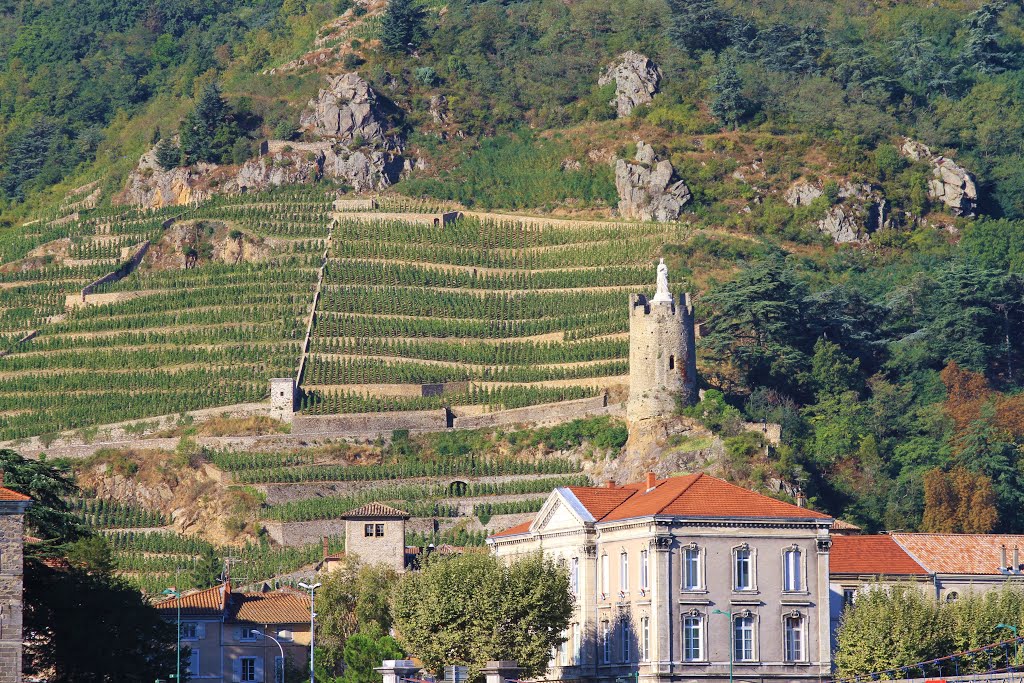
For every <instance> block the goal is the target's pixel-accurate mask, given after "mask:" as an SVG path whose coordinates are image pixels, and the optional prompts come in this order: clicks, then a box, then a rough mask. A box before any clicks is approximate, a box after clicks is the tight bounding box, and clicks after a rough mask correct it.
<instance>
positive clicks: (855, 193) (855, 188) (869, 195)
mask: <svg viewBox="0 0 1024 683" xmlns="http://www.w3.org/2000/svg"><path fill="white" fill-rule="evenodd" d="M823 194H824V189H823V188H822V187H821V186H819V185H818V184H816V183H812V182H810V181H808V180H804V179H801V180H798V181H796V182H795V183H793V184H792V185H790V187H789V189H787V190H786V192H785V194H784V195H783V197H784V198H785V200H786V203H787V204H789V205H790V206H808V205H810V204H811V202H813V201H814V200H816V199H818V198H819V197H821V196H822V195H823ZM885 207H886V201H885V197H883V196H882V194H881V193H880V192H877V191H876V190H873V189H872V188H871V186H870V185H868V184H866V183H851V182H846V183H843V184H842V185H840V186H839V192H838V193H837V202H836V204H835V205H833V206H830V207H829V208H828V210H827V211H826V212H825V216H824V217H823V218H821V219H820V220H818V223H817V225H818V229H819V230H821V231H822V232H823V233H825V234H827V235H829V236H830V237H831V238H832V241H833V242H835V243H836V244H848V243H860V244H863V243H866V242H869V241H871V233H872V232H874V231H875V230H878V229H879V228H882V227H884V226H885V225H886V223H887V220H888V218H887V216H886V215H885Z"/></svg>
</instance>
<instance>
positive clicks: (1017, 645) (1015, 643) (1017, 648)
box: [996, 624, 1020, 659]
mask: <svg viewBox="0 0 1024 683" xmlns="http://www.w3.org/2000/svg"><path fill="white" fill-rule="evenodd" d="M996 628H1005V629H1009V630H1010V632H1011V633H1012V634H1013V658H1014V659H1018V657H1019V655H1020V641H1019V640H1017V627H1016V626H1014V625H1013V624H996Z"/></svg>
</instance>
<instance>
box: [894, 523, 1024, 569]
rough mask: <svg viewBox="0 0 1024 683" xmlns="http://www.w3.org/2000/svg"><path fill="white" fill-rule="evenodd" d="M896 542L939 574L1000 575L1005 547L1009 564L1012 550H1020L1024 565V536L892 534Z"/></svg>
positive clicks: (1020, 559) (1020, 557)
mask: <svg viewBox="0 0 1024 683" xmlns="http://www.w3.org/2000/svg"><path fill="white" fill-rule="evenodd" d="M892 538H893V540H894V541H896V542H897V543H899V544H900V546H902V547H903V548H904V549H905V550H906V551H907V553H909V554H910V555H911V556H912V557H913V558H914V559H916V560H917V561H918V562H919V563H920V564H921V565H922V566H923V567H925V568H927V569H928V570H929V571H931V572H934V573H936V574H978V575H981V574H990V575H998V574H999V565H1000V564H1001V563H1002V561H1003V558H1002V547H1003V546H1006V562H1007V563H1008V564H1012V563H1013V549H1014V548H1015V547H1016V548H1018V549H1020V553H1019V560H1018V561H1020V562H1022V563H1024V536H1014V535H1009V534H905V533H895V534H892Z"/></svg>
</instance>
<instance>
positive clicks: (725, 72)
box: [711, 50, 746, 129]
mask: <svg viewBox="0 0 1024 683" xmlns="http://www.w3.org/2000/svg"><path fill="white" fill-rule="evenodd" d="M742 85H743V84H742V82H741V81H740V75H739V71H738V70H737V66H736V56H735V54H733V51H732V50H726V51H725V52H723V53H722V55H721V57H719V59H718V76H717V77H716V78H715V83H714V85H713V86H712V90H714V93H715V98H714V99H713V100H712V101H711V113H712V114H714V115H715V116H716V117H718V119H719V120H720V121H721V122H722V123H724V124H726V125H727V126H729V127H731V128H733V129H735V128H736V127H737V126H738V125H739V121H740V119H741V118H742V117H743V113H744V112H745V111H746V101H745V100H744V98H743V93H742V91H741V88H742Z"/></svg>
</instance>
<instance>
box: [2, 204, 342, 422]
mask: <svg viewBox="0 0 1024 683" xmlns="http://www.w3.org/2000/svg"><path fill="white" fill-rule="evenodd" d="M329 202H330V198H328V197H327V195H326V194H325V193H324V191H323V190H312V189H306V188H299V189H289V190H287V191H281V192H276V193H273V194H271V195H267V196H253V197H237V198H231V199H226V198H218V199H216V200H214V201H210V202H207V203H206V204H203V205H202V206H199V207H190V208H184V207H177V208H176V209H168V210H162V211H158V212H155V213H154V212H138V211H135V210H120V211H118V212H111V211H95V212H83V214H82V215H81V217H80V218H79V219H78V220H74V221H69V222H66V223H63V224H61V225H53V224H45V227H40V228H38V229H37V230H38V231H37V232H32V230H34V229H35V228H31V227H30V229H29V230H30V231H29V233H28V235H27V236H24V235H23V236H20V237H19V238H18V239H15V238H13V237H11V236H8V237H7V238H6V239H5V240H4V241H3V242H2V243H0V253H2V255H3V265H2V266H0V287H4V289H3V301H2V307H0V342H2V343H0V346H2V347H3V348H4V349H6V348H8V347H11V352H10V353H9V354H8V355H6V356H4V357H3V358H0V440H3V439H17V438H23V437H27V436H33V435H39V434H47V433H52V432H57V431H61V430H68V429H80V428H88V427H91V426H93V425H99V424H105V423H113V422H120V421H125V420H134V419H139V418H144V417H150V416H155V415H163V414H173V413H178V412H181V411H186V410H194V409H200V408H208V407H215V406H225V405H230V404H238V403H246V402H252V401H260V400H262V399H263V398H264V397H265V395H266V392H267V380H268V379H269V378H270V377H275V376H282V375H283V376H288V375H294V373H295V372H296V369H297V365H298V358H299V353H300V346H301V339H302V330H303V328H304V326H305V322H306V319H307V318H308V315H309V307H310V302H311V301H312V294H313V288H314V286H315V283H316V273H317V269H318V267H319V265H320V251H321V250H322V249H323V239H324V238H325V237H326V235H327V230H328V225H329V218H328V214H327V212H328V210H329V207H330V203H329ZM169 218H176V219H177V222H176V223H175V224H174V225H173V226H170V227H168V226H167V224H166V223H165V222H166V221H167V220H168V219H169ZM175 226H184V227H183V228H182V231H183V233H182V234H183V235H184V238H183V239H188V238H189V233H188V231H189V230H190V229H191V230H193V231H194V233H195V237H196V247H188V248H187V249H186V250H185V253H183V254H179V253H177V252H176V251H175V249H176V248H178V247H179V246H180V245H177V244H175V243H174V242H173V241H170V240H169V235H171V234H172V233H173V231H174V230H175V229H176V227H175ZM218 235H220V236H221V239H222V240H223V242H224V243H225V244H229V243H230V244H229V246H234V244H235V243H237V245H238V249H239V250H241V249H242V247H243V246H244V247H245V248H246V249H250V250H251V251H253V252H255V253H256V257H255V258H251V259H245V258H242V254H239V256H238V257H237V258H235V259H234V261H232V260H231V259H230V258H227V257H226V256H224V255H222V256H221V257H220V258H219V259H218V258H216V257H215V256H214V254H213V253H212V252H213V248H214V247H213V246H212V245H211V244H210V243H209V242H207V243H205V244H204V243H203V242H202V239H203V238H207V237H208V238H210V239H211V240H214V239H217V238H218ZM55 240H56V241H55ZM146 240H151V241H152V242H153V246H152V247H151V248H150V251H149V253H148V254H147V256H146V259H147V260H146V261H144V262H143V265H142V266H141V267H140V268H139V269H138V270H136V271H135V272H134V273H132V274H130V275H129V276H128V277H126V278H124V279H122V280H120V281H118V282H114V283H110V284H106V285H100V286H98V287H96V289H95V293H94V294H90V301H89V305H86V306H80V305H78V299H80V297H79V292H80V290H81V289H82V288H83V286H85V285H86V284H88V283H89V282H92V281H94V280H96V279H97V278H99V277H101V276H103V275H105V274H106V273H109V272H111V271H112V270H113V269H114V268H116V266H117V263H118V262H120V261H121V260H122V258H124V257H126V253H125V251H122V250H123V249H126V248H127V249H130V250H134V249H135V248H136V247H137V246H138V245H140V244H141V243H142V242H144V241H146ZM189 251H194V252H195V253H194V254H191V253H188V252H189ZM204 252H205V253H204ZM225 252H226V249H225ZM72 255H74V256H75V258H72ZM79 255H88V256H89V257H90V259H91V260H88V261H81V260H78V259H77V256H79ZM161 257H162V258H163V259H164V262H163V263H162V264H161V263H160V258H161ZM190 257H193V258H196V259H197V260H198V265H196V267H190V268H183V267H182V265H183V264H182V263H178V262H176V261H175V259H177V260H179V261H180V260H184V265H188V259H189V258H190ZM151 258H152V259H153V263H150V261H149V260H150V259H151ZM94 304H95V305H94ZM32 330H36V331H37V336H35V338H33V339H31V340H30V341H26V342H23V343H21V344H16V343H15V342H16V341H17V340H19V339H21V338H22V337H24V336H25V335H26V334H27V333H28V332H30V331H32Z"/></svg>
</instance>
